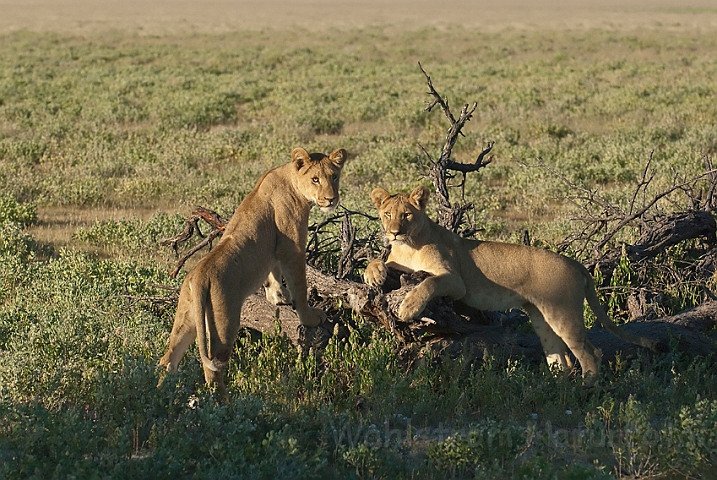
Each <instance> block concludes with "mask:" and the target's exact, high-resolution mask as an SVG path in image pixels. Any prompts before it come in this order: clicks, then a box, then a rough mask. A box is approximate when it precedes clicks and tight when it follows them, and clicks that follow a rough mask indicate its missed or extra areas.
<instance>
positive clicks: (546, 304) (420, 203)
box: [364, 186, 657, 386]
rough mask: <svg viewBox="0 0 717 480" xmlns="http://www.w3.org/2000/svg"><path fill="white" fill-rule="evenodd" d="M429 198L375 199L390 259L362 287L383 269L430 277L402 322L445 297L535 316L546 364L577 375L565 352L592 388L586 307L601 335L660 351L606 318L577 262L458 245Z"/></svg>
mask: <svg viewBox="0 0 717 480" xmlns="http://www.w3.org/2000/svg"><path fill="white" fill-rule="evenodd" d="M428 197H429V190H428V189H427V188H426V187H423V186H420V187H416V188H415V189H414V190H413V191H412V192H411V193H410V194H405V193H398V194H395V195H391V194H389V193H388V192H387V191H386V190H384V189H382V188H377V189H375V190H373V192H371V200H372V201H373V203H374V204H375V205H376V208H377V209H378V211H379V216H380V217H381V222H382V224H383V228H384V230H385V232H386V237H387V239H388V240H389V241H390V243H391V247H392V248H391V253H390V254H389V256H388V259H387V261H386V262H385V263H384V261H383V260H381V259H376V260H373V261H372V262H371V263H370V264H369V265H368V267H367V268H366V272H365V273H364V280H365V282H366V283H367V284H369V285H373V286H380V285H383V283H384V281H385V280H386V275H387V269H386V267H390V268H394V269H397V270H401V271H404V272H415V271H425V272H427V273H430V274H432V276H430V277H428V278H426V279H425V280H423V281H422V282H421V283H419V284H418V285H417V286H416V287H415V288H414V289H413V290H412V291H411V292H409V293H408V295H406V297H405V298H404V300H403V302H402V303H401V306H400V308H399V311H398V316H399V317H400V318H401V319H402V320H404V321H408V320H411V319H414V318H416V317H417V316H418V315H419V314H420V313H421V312H422V311H423V309H424V308H425V307H426V304H427V303H428V302H429V301H430V300H431V299H433V298H435V297H441V296H447V297H452V298H453V299H455V300H459V301H461V302H463V303H465V304H467V305H469V306H471V307H473V308H477V309H480V310H491V311H493V310H507V309H510V308H516V307H520V308H523V309H524V310H525V311H526V313H527V314H528V315H529V316H530V320H531V322H532V324H533V328H534V329H535V331H536V333H537V334H538V337H540V342H541V344H542V346H543V350H544V351H545V355H546V357H547V361H548V364H550V365H558V366H560V367H561V368H572V361H571V360H570V358H569V356H568V348H570V350H571V351H572V352H573V354H574V355H575V357H576V358H577V359H578V361H579V362H580V365H581V367H582V370H583V383H584V384H585V385H586V386H590V385H592V384H593V383H594V382H595V379H596V376H597V372H598V365H599V363H600V359H601V357H602V353H601V352H600V350H599V349H597V348H595V347H594V346H593V345H592V344H591V343H590V341H589V340H588V338H587V333H586V331H585V325H584V323H583V302H584V301H585V300H586V299H587V302H588V305H590V308H591V309H592V311H593V312H594V313H595V315H596V316H597V318H598V321H599V322H600V323H601V324H602V326H603V327H604V328H607V329H608V330H609V331H610V332H612V333H613V334H614V335H617V336H618V337H620V338H622V339H623V340H626V341H628V342H631V343H635V344H637V345H641V346H644V347H647V348H650V349H653V350H655V349H656V347H657V343H656V342H653V341H651V340H648V339H646V338H643V337H639V336H636V335H631V334H629V333H626V332H622V331H621V330H620V329H618V328H617V327H616V326H615V324H614V323H613V322H612V321H611V320H610V318H609V317H608V316H607V315H606V314H605V312H604V310H603V309H602V306H601V305H600V302H599V301H598V298H597V295H596V293H595V285H594V283H593V279H592V277H591V276H590V274H589V273H588V271H587V270H586V269H585V267H583V266H582V265H580V264H579V263H578V262H576V261H575V260H572V259H569V258H566V257H563V256H561V255H558V254H556V253H553V252H550V251H548V250H543V249H539V248H533V247H526V246H523V245H515V244H510V243H497V242H484V241H480V240H469V239H465V238H461V237H459V236H458V235H456V234H455V233H453V232H450V231H449V230H447V229H445V228H443V227H441V226H439V225H438V224H436V223H435V222H433V221H432V220H431V219H430V218H428V216H427V215H426V213H425V211H424V209H425V207H426V204H427V203H428Z"/></svg>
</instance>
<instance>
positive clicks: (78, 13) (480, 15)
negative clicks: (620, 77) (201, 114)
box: [0, 0, 717, 36]
mask: <svg viewBox="0 0 717 480" xmlns="http://www.w3.org/2000/svg"><path fill="white" fill-rule="evenodd" d="M0 9H2V12H3V13H2V15H1V16H0V32H6V31H13V30H19V29H30V30H38V31H59V32H65V33H67V32H72V33H80V34H82V33H88V32H96V31H106V30H112V29H117V30H129V31H134V32H136V33H138V34H140V35H156V34H164V33H168V32H171V33H187V32H193V33H200V32H201V33H224V32H232V31H236V30H247V29H248V30H261V29H266V28H271V29H276V30H281V29H286V28H291V27H294V26H298V27H303V28H307V29H309V30H308V31H307V35H320V36H321V35H324V33H323V32H322V30H320V29H326V28H338V29H343V30H346V29H353V28H357V27H359V28H363V27H367V26H375V25H392V26H394V27H399V28H410V29H415V28H420V27H423V26H443V27H447V26H450V25H463V26H466V27H474V28H479V29H480V30H482V31H495V30H504V29H506V28H511V29H543V28H547V29H564V28H570V29H575V28H577V29H584V28H609V29H625V28H637V27H654V28H667V29H704V28H714V27H715V26H717V7H716V6H715V3H714V1H711V0H687V1H682V0H633V1H630V2H624V1H620V0H603V1H592V2H589V1H578V2H576V1H566V0H536V1H529V0H488V1H482V2H476V1H471V0H444V1H441V2H437V1H433V0H363V1H361V2H355V1H350V0H245V1H242V2H236V1H233V0H215V1H212V2H198V1H192V0H174V1H171V2H168V1H166V0H148V1H143V0H124V1H118V0H112V1H103V2H99V1H96V0H72V1H65V0H46V1H39V0H28V1H25V0H3V1H2V2H0ZM317 27H318V29H317Z"/></svg>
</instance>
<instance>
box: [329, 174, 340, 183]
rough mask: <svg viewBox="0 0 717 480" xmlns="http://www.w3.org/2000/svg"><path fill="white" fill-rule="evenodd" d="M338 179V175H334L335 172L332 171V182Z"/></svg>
mask: <svg viewBox="0 0 717 480" xmlns="http://www.w3.org/2000/svg"><path fill="white" fill-rule="evenodd" d="M338 179H339V176H338V175H336V174H335V173H334V174H333V175H331V181H332V182H335V181H336V180H338Z"/></svg>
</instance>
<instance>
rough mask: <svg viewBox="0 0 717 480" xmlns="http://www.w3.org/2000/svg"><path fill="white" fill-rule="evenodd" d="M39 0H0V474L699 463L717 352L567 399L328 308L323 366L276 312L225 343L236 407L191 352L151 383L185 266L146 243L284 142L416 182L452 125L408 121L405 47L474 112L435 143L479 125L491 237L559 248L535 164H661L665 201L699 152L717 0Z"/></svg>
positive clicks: (674, 300)
mask: <svg viewBox="0 0 717 480" xmlns="http://www.w3.org/2000/svg"><path fill="white" fill-rule="evenodd" d="M465 3H469V2H465ZM566 3H567V2H566ZM32 5H33V3H32V2H23V3H20V2H8V1H2V2H0V7H2V9H3V15H0V29H2V33H1V35H2V37H1V41H0V71H1V72H2V73H1V74H0V192H2V194H1V196H0V225H1V228H2V231H1V232H0V477H2V478H43V479H44V478H69V477H74V478H100V477H102V478H142V477H145V478H170V477H171V478H177V477H180V478H194V477H196V478H210V477H218V478H232V477H236V478H355V477H360V478H453V477H457V478H473V477H477V478H541V479H553V478H559V479H563V478H565V479H567V478H571V479H578V478H580V479H583V478H609V477H622V478H635V477H660V478H690V477H698V478H699V477H702V478H711V476H712V475H713V474H714V473H713V472H714V468H715V463H717V428H716V425H717V378H716V376H715V373H714V372H715V368H714V367H715V365H714V362H713V359H711V358H697V359H693V358H689V357H686V356H683V355H681V354H679V353H675V352H672V353H665V354H660V355H650V356H648V355H645V356H640V357H638V358H632V359H620V358H618V360H617V361H615V362H613V363H611V364H610V365H607V366H605V368H604V369H603V371H602V373H601V378H600V379H599V382H598V387H596V388H595V389H593V390H590V391H585V390H583V389H582V388H581V386H580V383H579V381H575V379H571V378H564V377H560V376H558V377H556V376H554V375H552V374H551V373H550V372H549V371H547V368H546V367H545V366H544V365H534V364H531V363H529V362H526V361H524V360H522V359H520V358H513V359H508V360H506V359H501V358H495V359H494V360H492V361H491V360H490V357H489V360H488V361H485V362H482V363H480V364H476V363H469V362H466V361H464V359H462V358H460V357H459V358H453V359H449V358H441V359H435V358H431V354H430V353H429V352H426V354H425V355H424V356H423V357H422V360H421V361H420V362H417V363H415V364H411V365H407V364H406V363H404V362H403V361H401V359H400V358H399V357H398V355H397V353H396V352H397V350H398V346H397V345H396V340H395V339H394V337H393V336H392V335H391V334H390V333H388V332H386V331H385V330H384V329H382V328H379V327H376V326H374V325H373V324H371V323H370V322H367V321H365V320H362V319H361V318H355V317H353V316H351V315H350V314H346V316H345V318H340V319H336V320H339V321H341V322H342V323H344V324H345V325H347V328H348V331H349V334H348V335H346V336H345V337H343V338H341V339H339V338H335V339H333V340H332V341H331V342H330V343H329V346H328V347H327V349H326V351H325V352H324V354H323V358H322V359H321V361H320V362H318V363H317V360H316V359H315V358H314V357H313V356H301V355H300V354H299V352H298V351H297V349H296V348H295V347H294V346H292V345H291V344H290V343H289V342H288V340H287V339H286V337H285V336H284V335H282V333H281V331H280V328H281V326H280V325H277V327H276V328H277V330H276V332H275V333H274V334H267V335H264V336H263V337H262V338H261V339H256V338H254V339H252V336H251V335H249V334H245V335H242V337H241V338H240V340H239V342H238V345H237V349H236V354H235V356H234V358H233V362H232V365H231V367H230V372H229V384H230V388H231V401H230V402H229V404H226V405H218V404H217V403H216V402H215V400H214V397H213V394H212V392H211V391H208V390H207V389H206V388H205V387H204V386H203V385H202V376H201V369H200V366H199V363H198V362H197V353H196V348H195V347H192V349H190V351H189V353H188V355H187V356H186V357H185V360H184V361H183V363H182V365H181V367H180V372H179V374H178V375H176V376H172V377H169V378H168V379H167V381H165V382H164V383H163V384H162V386H161V387H160V388H155V386H156V385H157V381H158V379H159V378H160V372H159V371H158V370H157V368H156V364H157V360H158V358H159V356H160V355H161V354H162V353H163V350H164V349H165V348H166V341H167V337H168V334H169V330H170V328H171V324H172V320H173V318H172V316H173V313H174V305H173V303H172V299H173V297H172V295H171V292H168V291H167V290H165V289H163V288H161V286H163V285H170V286H178V285H179V284H180V282H181V279H182V278H183V275H184V273H181V274H180V275H179V278H178V279H173V278H171V277H170V276H169V275H168V272H169V271H170V270H171V269H172V267H173V265H174V255H173V252H171V251H170V249H168V248H166V247H160V246H159V245H158V239H160V238H163V237H167V236H171V235H173V234H175V233H177V232H178V231H180V230H181V228H182V226H183V218H184V215H186V214H187V213H189V211H190V210H191V209H192V208H193V207H194V206H196V205H203V206H205V207H209V208H213V209H216V210H217V211H219V212H220V213H223V214H225V215H229V214H231V212H232V211H233V209H234V208H235V207H236V205H237V204H238V203H239V202H240V201H241V199H242V198H243V197H244V196H245V195H246V193H248V192H249V190H250V189H251V188H252V186H253V184H254V182H255V181H256V179H257V178H258V177H259V175H260V174H261V173H262V172H263V171H265V170H266V169H268V168H270V167H272V166H275V165H278V164H280V163H283V162H285V161H287V159H288V156H289V152H290V151H291V149H292V148H293V147H295V146H304V147H305V148H307V149H309V150H312V151H324V152H327V151H330V150H332V149H333V148H336V147H343V148H346V149H347V150H348V151H349V152H350V155H351V160H350V163H349V164H348V165H347V166H346V168H345V171H344V174H343V178H342V203H343V205H344V206H345V207H346V208H348V209H350V210H358V211H366V212H372V207H371V205H370V201H369V199H368V193H369V192H370V190H371V189H372V188H373V187H375V186H383V187H384V188H387V189H389V190H391V191H393V190H407V189H409V188H412V187H413V186H415V185H416V184H417V183H418V182H425V181H426V180H425V179H423V178H421V173H422V168H423V167H422V164H421V162H422V159H423V154H422V153H421V151H420V148H419V147H418V145H419V144H420V145H422V146H423V147H425V148H426V149H427V150H429V151H431V152H437V151H438V150H439V149H440V148H441V146H442V143H443V139H444V135H445V129H446V124H445V122H444V119H443V118H442V117H441V115H440V113H439V112H432V113H430V114H429V113H425V112H424V111H423V107H424V103H423V102H424V101H425V100H426V96H425V90H426V86H425V83H424V79H423V76H422V74H421V73H420V71H419V69H418V67H417V62H418V61H421V63H422V65H423V66H424V68H426V70H427V71H428V72H429V73H430V74H431V76H432V77H433V80H434V84H435V85H436V88H438V89H439V90H440V91H441V92H442V93H444V94H445V95H447V96H448V98H449V100H450V101H451V104H452V105H453V106H455V108H458V107H459V106H460V105H462V104H463V103H464V102H473V101H475V102H477V103H478V109H477V110H476V115H475V116H474V118H473V120H471V121H470V122H469V124H468V125H467V127H466V129H465V133H466V136H465V138H462V139H460V140H459V143H458V144H457V147H456V148H455V149H454V157H455V158H456V159H460V160H464V161H472V160H473V159H475V157H476V156H477V155H478V153H479V152H480V150H481V149H482V147H483V145H484V143H485V142H486V141H495V147H494V154H495V160H494V161H493V163H492V164H491V165H490V166H489V167H487V168H486V169H484V170H483V171H482V172H481V173H480V174H479V175H475V176H474V177H473V178H470V179H469V182H468V185H467V188H466V198H467V199H469V200H471V201H473V202H474V203H475V205H476V210H475V212H474V214H475V218H476V221H477V222H478V224H480V225H482V227H483V230H482V231H481V232H480V234H479V235H480V236H481V237H482V238H497V239H502V240H507V241H518V239H519V236H520V233H521V232H522V230H523V229H528V230H529V231H530V233H531V236H532V238H533V239H534V240H535V241H536V242H537V243H539V244H541V245H543V246H545V247H546V248H551V246H554V245H555V244H556V242H559V241H560V240H562V239H564V238H565V237H566V236H568V235H569V234H571V233H573V232H574V231H575V229H576V228H577V226H578V223H577V222H576V221H574V220H572V218H573V217H574V215H575V212H574V211H573V210H572V206H571V204H570V203H569V202H566V201H565V200H564V195H565V193H566V191H565V189H566V187H565V183H564V182H563V181H561V180H559V179H557V178H556V177H555V175H553V174H551V173H550V171H549V170H546V169H544V168H540V167H537V166H536V165H537V164H538V163H539V162H543V163H544V164H545V165H547V166H549V167H551V168H552V169H554V170H557V171H559V172H561V173H562V174H563V175H564V176H565V177H566V178H567V179H568V180H570V181H571V182H573V183H574V184H577V185H581V186H585V187H587V188H592V189H598V191H599V192H600V193H601V195H604V196H605V197H606V198H609V199H610V200H612V201H614V202H617V203H620V202H623V203H624V202H627V201H629V199H630V195H631V193H632V192H633V190H634V185H635V182H637V181H638V180H639V178H640V176H641V174H642V170H643V168H644V165H645V162H646V160H647V159H648V158H649V156H650V155H651V154H652V158H653V163H652V166H653V168H654V169H655V172H656V178H655V180H654V181H653V184H652V185H651V188H652V189H654V190H655V191H657V190H659V189H660V188H664V187H665V186H666V185H669V184H670V183H671V182H672V181H673V178H674V177H675V176H692V175H694V174H697V173H700V172H702V171H703V170H704V166H703V155H709V156H712V157H713V158H714V155H715V153H716V152H717V127H716V125H717V102H715V94H716V93H717V87H716V86H715V81H714V79H715V77H716V76H717V57H715V55H714V52H715V51H717V6H715V5H714V4H713V3H712V2H706V1H703V2H691V3H690V4H689V5H687V6H686V5H685V4H684V3H683V2H679V4H678V2H674V1H672V2H670V1H664V2H660V1H653V2H650V1H647V0H645V1H640V2H632V4H631V5H630V6H627V7H626V6H621V5H620V4H619V3H618V2H612V3H611V2H603V3H601V4H599V5H593V4H587V2H586V3H585V4H578V5H572V6H570V5H565V4H563V3H561V2H549V1H546V2H525V3H521V2H517V1H516V2H507V3H506V2H500V3H499V2H495V3H494V4H493V3H490V2H486V3H484V4H477V5H476V4H469V5H466V4H464V3H459V2H455V4H454V3H452V2H448V3H447V4H446V5H443V4H441V6H440V7H439V6H434V5H431V4H430V3H428V2H415V3H411V2H400V1H399V2H391V4H390V5H391V7H389V6H387V5H384V4H383V3H381V2H365V3H363V4H360V5H359V6H356V5H349V4H348V3H346V2H343V3H342V2H323V3H322V2H303V1H296V2H288V1H286V2H271V1H267V2H261V3H256V4H253V3H247V4H245V6H244V7H241V8H239V7H235V6H234V7H233V6H232V5H231V4H230V2H212V3H210V4H207V5H205V4H203V3H202V4H200V3H196V2H160V1H156V2H143V3H141V5H142V7H141V8H140V2H122V4H121V5H120V4H117V5H114V4H112V3H110V4H106V3H101V2H89V1H87V2H71V3H64V2H44V3H37V4H36V5H35V7H36V8H31V7H32ZM113 5H114V6H113ZM169 5H171V8H169V7H168V6H169ZM197 5H201V7H197ZM280 7H281V8H280ZM427 19H428V20H427ZM679 202H680V200H679V197H675V198H669V199H667V201H665V202H664V203H663V204H662V206H661V208H663V209H665V210H669V209H679V208H684V207H685V205H681V204H680V203H679ZM321 218H322V217H321V215H320V214H318V213H317V214H316V216H315V217H313V219H314V220H321ZM364 228H365V229H367V231H373V232H377V231H378V228H379V226H378V224H377V222H376V223H375V224H374V223H369V224H368V225H367V226H365V227H364ZM633 233H634V232H633ZM630 234H631V232H629V231H626V232H625V234H624V238H622V239H623V240H627V241H629V240H630ZM680 248H682V250H680ZM680 248H677V249H673V251H670V252H668V253H667V255H672V256H674V257H675V258H677V259H678V258H680V255H684V254H685V252H684V251H683V250H684V247H680ZM623 273H625V272H623ZM621 278H624V279H625V281H629V268H628V271H627V273H626V274H624V275H623V277H621ZM664 294H665V295H667V296H668V297H669V298H670V302H668V304H669V305H671V306H672V307H671V308H673V309H674V311H677V310H680V309H683V308H687V307H690V306H693V305H695V304H696V303H698V302H699V301H700V299H701V296H700V294H699V292H695V291H693V289H691V286H690V285H689V284H682V283H681V282H675V281H673V280H669V281H668V280H667V279H666V280H665V282H664ZM165 300H166V301H165ZM623 307H624V306H623ZM664 313H666V314H669V313H672V312H671V311H666V312H664ZM611 314H612V315H613V316H614V317H615V318H616V320H617V321H618V322H620V321H625V320H626V317H625V315H624V308H620V305H619V304H615V303H613V308H612V309H611ZM247 321H248V320H247Z"/></svg>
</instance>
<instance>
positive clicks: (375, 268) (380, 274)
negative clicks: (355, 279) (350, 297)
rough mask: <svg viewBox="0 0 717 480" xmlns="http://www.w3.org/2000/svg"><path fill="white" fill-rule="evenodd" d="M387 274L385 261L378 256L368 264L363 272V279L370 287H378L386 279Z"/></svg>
mask: <svg viewBox="0 0 717 480" xmlns="http://www.w3.org/2000/svg"><path fill="white" fill-rule="evenodd" d="M387 276H388V269H387V268H386V263H385V262H384V261H383V260H381V259H380V258H379V259H376V260H374V261H372V262H371V263H369V264H368V266H367V267H366V271H365V272H364V274H363V281H364V283H366V284H367V285H371V286H372V287H380V286H381V285H383V283H384V282H385V281H386V277H387Z"/></svg>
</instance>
